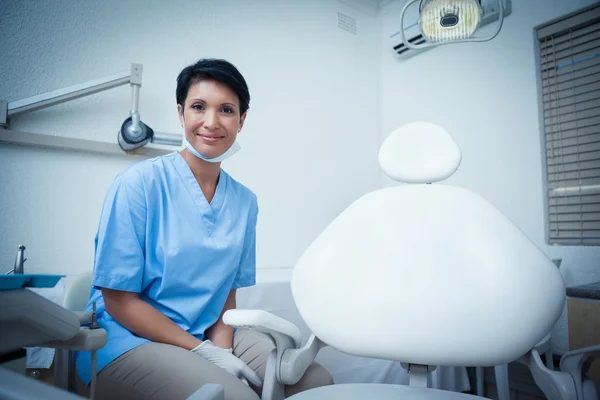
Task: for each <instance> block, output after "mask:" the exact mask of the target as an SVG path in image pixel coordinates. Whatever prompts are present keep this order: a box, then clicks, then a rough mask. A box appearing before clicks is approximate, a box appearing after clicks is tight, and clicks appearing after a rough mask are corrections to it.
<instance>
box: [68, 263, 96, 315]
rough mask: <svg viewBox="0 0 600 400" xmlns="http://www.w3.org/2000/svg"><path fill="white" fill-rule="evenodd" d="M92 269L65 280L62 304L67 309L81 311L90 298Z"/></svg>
mask: <svg viewBox="0 0 600 400" xmlns="http://www.w3.org/2000/svg"><path fill="white" fill-rule="evenodd" d="M91 284H92V271H86V272H85V273H83V274H80V275H74V276H70V277H69V278H68V279H67V280H66V282H65V292H64V300H63V305H64V307H65V308H66V309H67V310H71V311H83V309H84V308H85V306H86V305H87V302H88V300H89V298H90V290H91Z"/></svg>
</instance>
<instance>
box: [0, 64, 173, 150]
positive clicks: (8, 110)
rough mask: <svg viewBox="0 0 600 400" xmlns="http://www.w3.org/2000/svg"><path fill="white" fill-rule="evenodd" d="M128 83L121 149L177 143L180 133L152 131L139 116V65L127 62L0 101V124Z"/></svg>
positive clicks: (140, 69) (119, 134)
mask: <svg viewBox="0 0 600 400" xmlns="http://www.w3.org/2000/svg"><path fill="white" fill-rule="evenodd" d="M126 84H129V85H130V86H131V110H130V111H129V117H128V118H127V119H125V121H124V122H123V123H122V124H121V127H120V129H119V131H118V133H117V142H118V143H119V146H120V147H121V149H122V150H123V151H126V152H130V151H133V150H136V149H138V148H140V147H142V146H145V145H146V144H148V143H155V144H163V145H170V146H181V145H182V136H181V135H175V134H170V133H159V132H155V131H154V130H153V129H152V128H150V127H149V126H148V125H146V124H144V123H143V122H142V121H141V119H140V113H139V110H138V108H139V94H140V88H141V86H142V65H141V64H131V71H129V72H124V73H120V74H116V75H112V76H108V77H106V78H101V79H96V80H93V81H89V82H86V83H82V84H79V85H74V86H70V87H67V88H64V89H59V90H55V91H52V92H48V93H44V94H41V95H37V96H33V97H29V98H27V99H23V100H18V101H14V102H10V103H7V102H2V101H0V125H2V126H6V127H8V123H9V117H12V116H15V115H19V114H24V113H26V112H29V111H35V110H40V109H42V108H46V107H50V106H53V105H56V104H60V103H65V102H67V101H70V100H75V99H78V98H80V97H84V96H89V95H91V94H95V93H98V92H102V91H105V90H108V89H112V88H115V87H118V86H122V85H126Z"/></svg>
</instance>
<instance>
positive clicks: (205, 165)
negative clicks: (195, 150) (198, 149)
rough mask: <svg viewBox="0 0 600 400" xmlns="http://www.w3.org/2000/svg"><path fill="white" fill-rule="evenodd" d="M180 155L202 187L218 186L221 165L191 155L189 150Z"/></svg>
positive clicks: (184, 150)
mask: <svg viewBox="0 0 600 400" xmlns="http://www.w3.org/2000/svg"><path fill="white" fill-rule="evenodd" d="M179 153H180V154H181V156H182V157H183V159H184V160H185V162H187V164H188V165H189V166H190V169H191V170H192V173H193V174H194V177H195V178H196V180H197V181H198V184H199V185H200V186H201V187H206V186H216V185H217V182H218V180H219V172H220V171H221V163H212V162H208V161H204V160H202V159H200V158H198V157H196V156H195V155H193V154H192V153H190V152H189V151H188V150H187V149H183V150H181V151H180V152H179Z"/></svg>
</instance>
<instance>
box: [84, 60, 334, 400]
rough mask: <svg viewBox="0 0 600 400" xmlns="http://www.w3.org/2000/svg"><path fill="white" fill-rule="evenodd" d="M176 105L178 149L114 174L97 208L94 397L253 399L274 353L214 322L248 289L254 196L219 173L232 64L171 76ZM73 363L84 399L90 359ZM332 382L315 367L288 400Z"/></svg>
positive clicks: (241, 110) (240, 114)
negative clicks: (216, 393) (212, 391)
mask: <svg viewBox="0 0 600 400" xmlns="http://www.w3.org/2000/svg"><path fill="white" fill-rule="evenodd" d="M176 98H177V108H178V112H179V120H180V122H181V126H182V127H183V128H184V132H185V134H184V140H183V143H184V146H185V148H184V149H183V150H182V151H181V152H176V153H172V154H168V155H165V156H162V157H157V158H154V159H151V160H146V161H144V162H141V163H138V164H136V165H134V166H132V167H130V168H128V169H127V170H125V171H124V172H122V173H121V174H119V175H118V176H117V177H116V178H115V180H114V182H113V184H112V185H111V187H110V189H109V190H108V194H107V196H106V199H105V202H104V206H103V209H102V216H101V219H100V224H99V228H98V233H97V235H96V239H95V259H94V274H93V279H92V292H91V296H90V300H89V302H88V305H87V309H88V310H90V309H91V305H92V304H93V303H94V302H96V307H97V314H98V323H99V324H100V325H101V326H102V327H103V328H104V329H106V331H107V332H108V342H107V344H106V346H104V347H103V348H101V349H100V350H98V352H97V357H98V358H97V360H98V371H99V373H98V376H97V386H96V398H97V399H168V400H176V399H185V398H187V397H188V396H189V395H191V394H192V393H193V392H195V391H196V390H197V389H199V388H200V387H201V386H202V385H204V384H205V383H218V384H221V385H223V387H224V389H225V397H226V398H227V399H236V400H239V399H242V400H243V399H257V398H258V397H257V394H259V395H260V391H261V389H260V386H261V381H262V380H263V379H264V371H265V366H266V358H267V355H268V353H269V352H270V351H271V349H273V347H274V345H273V343H271V341H270V340H269V338H268V337H267V336H266V335H264V334H261V333H259V332H256V331H252V330H238V331H235V333H234V330H233V328H232V327H230V326H227V325H225V324H224V323H223V321H222V316H223V314H224V313H225V311H227V310H229V309H232V308H235V306H236V304H235V293H236V289H237V288H240V287H245V286H251V285H254V284H255V275H256V261H255V247H256V221H257V214H258V205H257V200H256V196H255V195H254V193H252V192H251V191H250V190H249V189H247V188H246V187H244V186H243V185H241V184H240V183H238V182H236V181H235V180H233V179H232V178H231V177H230V176H229V175H228V174H227V173H226V172H225V171H223V170H222V169H221V167H220V162H221V161H222V160H224V159H226V158H228V157H230V156H231V155H232V154H233V153H235V152H236V151H237V149H238V146H237V143H236V138H237V135H238V134H239V132H240V131H241V130H242V127H243V125H244V121H245V119H246V114H247V110H248V107H249V101H250V94H249V92H248V87H247V85H246V82H245V80H244V78H243V76H242V75H241V74H240V73H239V71H238V70H237V69H236V68H235V67H234V66H233V65H231V64H230V63H228V62H227V61H224V60H215V59H204V60H200V61H198V62H197V63H196V64H194V65H191V66H189V67H187V68H185V69H184V70H183V71H182V72H181V73H180V74H179V77H178V78H177V90H176ZM76 366H77V371H78V377H77V378H78V379H77V382H76V386H77V387H78V391H79V392H80V393H81V394H86V393H87V391H88V385H89V383H90V378H91V376H90V370H91V369H90V367H91V359H90V354H89V353H85V352H82V353H77V354H76ZM331 383H332V380H331V376H330V375H329V373H328V372H327V371H326V370H325V369H324V368H323V367H321V366H319V365H318V364H313V365H312V366H311V367H310V368H309V369H308V370H307V372H306V374H305V375H304V377H303V378H302V380H301V381H300V382H298V384H296V385H294V386H292V387H286V395H288V396H289V395H291V394H293V393H296V392H299V391H302V390H306V389H308V388H311V387H316V386H322V385H327V384H331Z"/></svg>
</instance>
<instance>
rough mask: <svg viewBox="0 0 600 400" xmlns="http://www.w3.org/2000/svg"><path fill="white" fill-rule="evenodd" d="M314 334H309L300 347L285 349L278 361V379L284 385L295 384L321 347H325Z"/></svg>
mask: <svg viewBox="0 0 600 400" xmlns="http://www.w3.org/2000/svg"><path fill="white" fill-rule="evenodd" d="M325 346H326V345H325V343H323V342H321V340H319V338H317V337H316V336H315V335H311V336H310V339H308V342H306V345H304V347H302V348H300V349H287V350H285V351H284V352H283V355H282V357H281V360H280V361H279V376H278V380H279V381H280V382H281V383H283V384H285V385H295V384H296V383H298V381H299V380H300V379H301V378H302V377H303V376H304V373H305V372H306V370H307V369H308V367H310V365H311V364H312V363H313V361H314V360H315V358H316V357H317V353H318V352H319V350H321V348H323V347H325Z"/></svg>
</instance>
